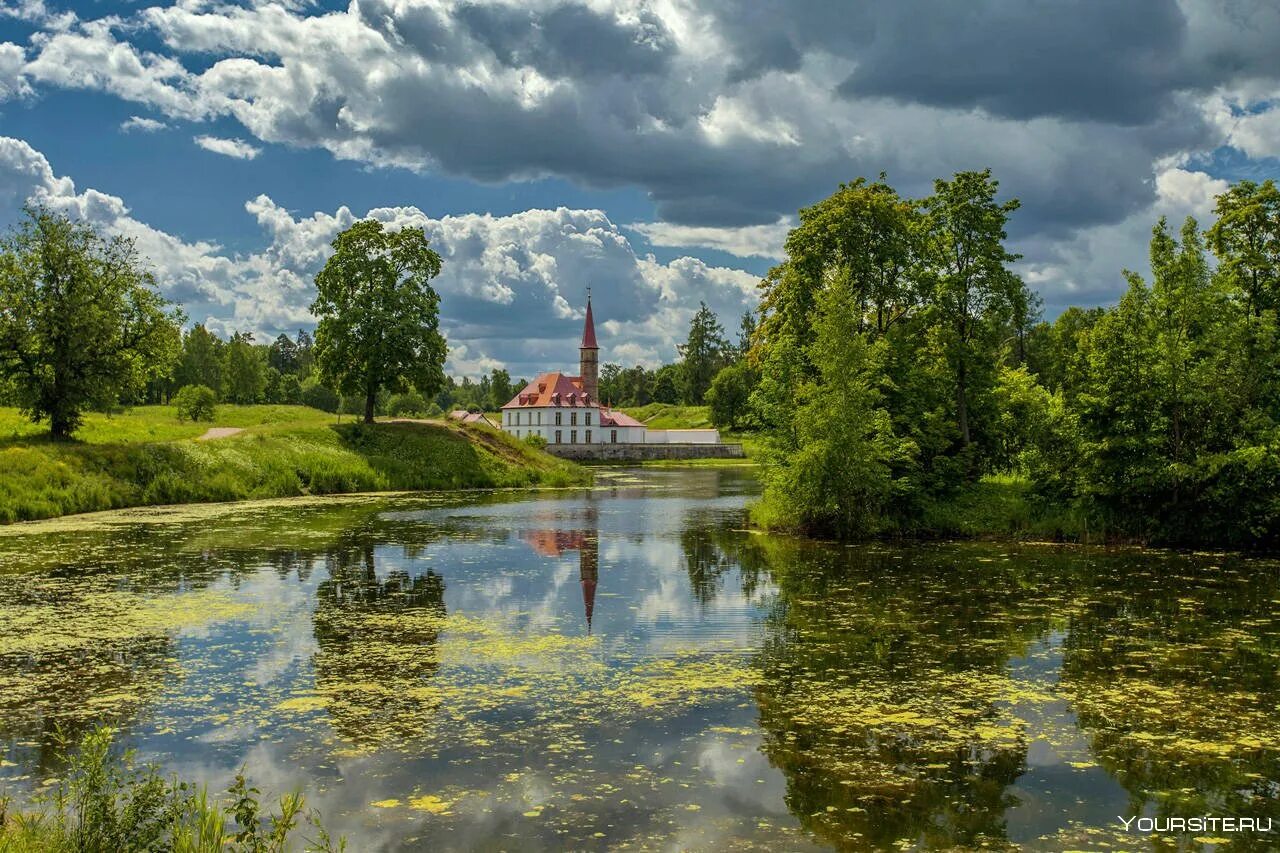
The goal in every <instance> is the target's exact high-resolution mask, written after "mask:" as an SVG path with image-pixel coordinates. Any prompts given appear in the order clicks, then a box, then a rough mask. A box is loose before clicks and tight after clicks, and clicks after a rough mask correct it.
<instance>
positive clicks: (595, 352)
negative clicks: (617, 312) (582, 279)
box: [578, 287, 600, 403]
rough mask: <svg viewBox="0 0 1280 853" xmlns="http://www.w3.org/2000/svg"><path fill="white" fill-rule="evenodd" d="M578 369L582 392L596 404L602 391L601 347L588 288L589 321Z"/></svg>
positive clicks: (579, 351)
mask: <svg viewBox="0 0 1280 853" xmlns="http://www.w3.org/2000/svg"><path fill="white" fill-rule="evenodd" d="M578 368H579V375H581V376H582V390H583V391H585V392H586V393H588V394H590V395H591V401H592V402H593V403H594V402H596V401H598V400H599V391H600V347H598V346H596V323H595V320H594V319H593V318H592V316H591V288H589V287H588V288H587V321H586V323H585V324H584V325H583V327H582V345H581V346H579V347H578Z"/></svg>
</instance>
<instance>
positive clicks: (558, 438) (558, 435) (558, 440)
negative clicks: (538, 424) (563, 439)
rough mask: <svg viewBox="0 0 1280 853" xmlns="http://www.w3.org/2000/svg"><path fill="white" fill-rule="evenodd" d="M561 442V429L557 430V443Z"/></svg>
mask: <svg viewBox="0 0 1280 853" xmlns="http://www.w3.org/2000/svg"><path fill="white" fill-rule="evenodd" d="M559 443H560V430H556V444H559Z"/></svg>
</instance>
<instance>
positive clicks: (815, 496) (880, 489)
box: [755, 285, 915, 538]
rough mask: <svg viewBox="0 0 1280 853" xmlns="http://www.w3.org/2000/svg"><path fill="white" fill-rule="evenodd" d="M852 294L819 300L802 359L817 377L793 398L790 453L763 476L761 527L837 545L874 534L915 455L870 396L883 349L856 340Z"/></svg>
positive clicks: (874, 394) (835, 291) (833, 291)
mask: <svg viewBox="0 0 1280 853" xmlns="http://www.w3.org/2000/svg"><path fill="white" fill-rule="evenodd" d="M855 298H856V296H855V294H854V293H853V292H852V291H851V289H849V288H848V287H846V286H841V285H837V286H834V287H832V288H830V289H828V290H826V291H824V292H823V293H821V294H820V295H819V297H818V300H817V303H816V304H815V314H816V317H817V320H816V323H815V327H814V340H813V344H812V346H811V347H810V349H809V355H810V357H811V358H812V360H813V362H814V363H815V364H816V365H817V366H818V375H817V376H815V377H814V378H813V380H811V381H810V382H807V383H805V384H804V385H803V386H802V387H801V388H800V389H799V391H798V394H797V398H798V401H799V406H798V409H797V412H796V418H795V432H796V436H795V439H796V449H795V450H794V451H785V458H784V459H781V460H776V459H775V460H772V464H770V465H768V467H766V469H765V490H766V491H765V499H764V500H763V501H762V502H761V503H760V505H759V506H758V507H757V508H756V513H755V517H756V519H757V521H759V522H760V523H763V524H764V525H765V526H768V527H773V528H784V529H793V530H799V531H801V532H805V533H810V534H817V535H823V536H835V537H839V538H854V537H861V536H867V535H871V534H875V533H878V532H880V531H881V529H882V528H883V525H884V524H885V518H886V516H888V515H889V514H890V513H889V509H890V505H891V504H892V503H893V502H894V501H895V499H896V497H897V493H898V492H899V490H900V489H901V488H902V485H901V483H900V482H899V481H900V478H901V476H902V472H903V471H904V470H905V469H906V468H908V467H909V466H910V465H911V464H912V461H913V457H914V453H915V447H914V445H912V444H911V443H910V442H907V441H901V440H899V439H898V438H897V437H896V436H895V435H894V432H893V425H892V422H891V420H890V418H889V414H888V412H886V411H885V409H884V408H883V405H882V398H881V395H880V393H879V391H878V390H877V387H876V385H877V382H878V378H879V374H880V372H881V370H882V369H883V359H884V355H885V351H886V345H885V343H884V340H883V339H877V340H874V341H873V340H871V339H869V338H868V337H867V336H864V335H861V334H858V330H857V328H856V326H857V325H858V324H859V323H860V322H861V319H862V318H861V317H860V316H859V314H858V312H857V311H855V310H854V308H855V306H854V304H853V301H854V299H855Z"/></svg>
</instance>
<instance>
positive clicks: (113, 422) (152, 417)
mask: <svg viewBox="0 0 1280 853" xmlns="http://www.w3.org/2000/svg"><path fill="white" fill-rule="evenodd" d="M352 417H353V416H351V415H344V416H343V420H346V421H350V420H352ZM336 421H337V415H331V414H329V413H328V412H322V411H320V410H319V409H312V408H308V407H307V406H231V405H222V406H218V407H217V409H215V410H214V419H213V420H212V421H201V422H199V423H193V422H191V421H180V420H178V412H177V409H175V408H174V407H173V406H137V407H135V408H132V409H128V410H126V411H124V412H120V413H118V414H111V415H106V414H101V413H99V412H90V413H89V414H88V415H86V416H85V419H84V424H83V425H82V426H81V427H80V429H78V430H77V431H76V434H75V440H76V441H77V442H82V443H85V444H121V443H128V444H132V443H137V442H144V441H176V440H178V439H183V438H195V437H196V436H199V435H203V434H204V432H205V431H206V430H207V429H209V427H214V426H219V427H253V426H264V425H284V424H287V425H299V424H330V423H335V422H336ZM48 431H49V425H48V424H43V423H42V424H34V423H32V422H31V421H29V420H27V419H26V418H25V417H23V416H22V414H21V413H19V412H18V410H17V409H12V408H8V407H0V446H4V445H6V444H11V443H13V442H14V441H15V440H21V441H23V442H26V441H31V440H33V439H34V440H37V441H39V440H41V439H43V438H44V437H45V436H46V435H47V434H48Z"/></svg>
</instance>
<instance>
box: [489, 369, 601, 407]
mask: <svg viewBox="0 0 1280 853" xmlns="http://www.w3.org/2000/svg"><path fill="white" fill-rule="evenodd" d="M599 405H600V404H599V403H598V402H596V401H595V400H588V399H587V395H586V394H585V393H584V392H583V390H582V377H581V376H567V375H565V374H563V373H559V372H555V373H544V374H542V375H541V376H539V377H538V378H537V379H535V380H533V381H532V382H530V383H529V384H528V385H526V386H524V388H522V389H520V392H519V393H518V394H516V395H515V396H514V397H512V398H511V401H510V402H509V403H507V404H506V405H505V406H503V407H502V408H504V409H519V408H527V407H530V406H573V407H578V408H581V407H599Z"/></svg>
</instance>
